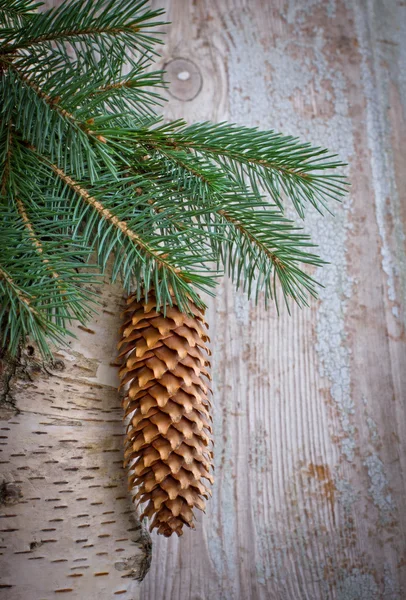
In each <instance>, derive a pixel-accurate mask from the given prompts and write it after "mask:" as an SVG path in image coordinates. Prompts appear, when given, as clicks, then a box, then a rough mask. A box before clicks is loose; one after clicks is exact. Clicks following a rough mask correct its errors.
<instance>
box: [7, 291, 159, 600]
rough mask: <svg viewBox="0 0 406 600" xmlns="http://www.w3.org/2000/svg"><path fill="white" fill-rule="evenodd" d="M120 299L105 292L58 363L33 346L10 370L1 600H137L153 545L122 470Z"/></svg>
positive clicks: (116, 293) (61, 352)
mask: <svg viewBox="0 0 406 600" xmlns="http://www.w3.org/2000/svg"><path fill="white" fill-rule="evenodd" d="M121 294H122V292H121V290H120V289H119V287H118V286H117V287H115V286H108V285H106V286H105V287H104V288H103V290H101V300H102V308H101V309H100V312H99V314H98V316H97V318H95V319H94V320H93V321H92V322H91V323H90V324H89V326H88V329H85V328H79V329H77V335H78V339H77V340H74V341H72V342H71V343H70V344H69V348H67V349H66V350H59V351H58V352H56V354H55V362H54V364H53V365H45V367H43V366H42V365H41V363H40V361H39V357H38V356H37V354H36V352H35V350H34V349H33V348H30V347H28V349H26V350H25V351H24V352H23V355H22V357H21V360H20V361H19V364H18V365H10V364H7V363H5V362H3V372H2V381H3V392H2V403H1V413H0V442H1V447H0V451H1V452H0V457H1V458H0V460H1V470H0V472H1V478H0V483H1V488H0V552H1V554H2V556H1V564H2V569H1V571H0V572H1V577H0V598H4V599H6V598H7V600H50V599H51V598H59V597H60V595H61V597H63V598H67V599H69V600H74V599H78V600H79V599H80V600H91V599H93V598H97V599H98V600H102V599H106V600H111V599H112V598H115V597H118V598H123V599H128V600H136V599H137V598H138V587H139V581H140V580H141V579H142V578H143V576H144V575H145V573H146V572H147V570H148V568H149V560H150V548H151V546H150V538H149V535H148V534H147V533H146V532H145V531H144V530H143V529H142V527H141V525H140V522H139V520H138V518H137V516H136V513H135V510H134V506H133V505H132V503H131V500H130V497H129V495H128V493H127V483H126V474H125V471H124V469H123V467H122V462H123V433H124V430H123V424H122V411H121V406H120V399H119V397H118V392H117V373H116V371H117V368H116V367H114V366H112V362H113V361H114V356H115V352H116V342H117V331H118V327H119V312H120V310H119V304H120V302H121Z"/></svg>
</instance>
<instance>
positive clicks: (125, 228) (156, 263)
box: [48, 164, 214, 310]
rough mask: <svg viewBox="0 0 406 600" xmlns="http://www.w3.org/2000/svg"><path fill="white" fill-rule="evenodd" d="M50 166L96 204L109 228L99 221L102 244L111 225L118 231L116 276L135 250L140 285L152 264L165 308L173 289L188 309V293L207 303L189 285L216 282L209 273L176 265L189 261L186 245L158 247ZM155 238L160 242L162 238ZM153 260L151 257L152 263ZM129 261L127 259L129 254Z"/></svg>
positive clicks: (127, 281) (127, 280) (128, 280)
mask: <svg viewBox="0 0 406 600" xmlns="http://www.w3.org/2000/svg"><path fill="white" fill-rule="evenodd" d="M48 166H49V167H50V169H51V170H52V171H53V172H54V173H55V175H57V177H58V178H59V179H60V180H61V181H62V182H63V183H64V184H65V185H66V186H68V187H69V188H70V189H71V190H72V191H73V192H74V193H75V194H76V195H77V196H79V197H80V198H81V200H83V201H84V202H85V203H86V204H87V205H88V206H90V207H91V208H93V209H94V210H95V211H96V213H97V215H98V217H99V218H100V219H101V220H102V221H104V222H105V224H106V225H107V229H105V230H104V232H103V228H102V230H101V231H100V223H99V233H101V232H103V235H99V236H97V238H96V239H99V240H100V241H101V245H103V242H105V240H106V237H107V236H108V235H109V233H110V230H111V228H113V229H114V230H116V231H117V233H118V234H119V235H118V237H116V238H115V240H113V241H112V242H111V243H110V246H109V252H108V254H109V253H110V251H111V250H112V249H113V247H116V248H117V247H118V248H119V249H120V250H119V254H121V256H118V257H117V258H116V261H117V264H118V266H117V265H116V266H115V267H114V268H113V274H114V275H113V277H114V276H115V275H116V274H117V272H118V269H119V266H122V264H123V261H124V256H125V254H126V253H127V254H128V255H132V254H133V251H134V250H135V253H136V256H137V260H138V261H140V262H141V263H142V264H144V268H143V269H141V270H138V278H137V279H138V280H137V286H138V287H139V288H140V289H141V283H143V285H144V287H145V290H146V293H147V292H148V290H149V288H150V286H151V283H150V282H151V279H150V269H151V266H152V271H153V274H154V281H153V285H154V288H155V292H156V295H157V298H158V299H159V301H160V302H162V305H163V308H164V310H165V307H166V305H167V304H169V305H170V304H171V303H172V300H171V293H172V292H173V293H174V294H175V296H176V297H177V301H178V302H179V305H180V306H182V307H183V308H184V310H188V309H187V306H188V297H191V298H193V300H194V302H195V303H197V304H198V305H199V306H204V303H203V302H202V301H201V299H200V298H199V296H198V295H197V294H196V293H195V292H194V290H193V288H192V287H190V284H194V285H195V286H197V287H202V285H205V286H212V285H214V284H213V283H212V280H211V279H210V278H209V277H202V276H199V275H198V274H197V273H192V272H190V271H189V272H186V271H184V270H182V269H181V268H180V267H178V266H177V265H176V262H177V260H180V259H181V257H182V255H183V262H184V263H185V264H186V265H187V264H188V262H190V260H191V258H187V255H185V254H184V249H183V250H182V249H181V254H179V253H176V249H175V252H171V251H170V249H169V248H168V247H167V248H166V249H165V250H164V251H159V250H157V249H155V248H154V247H153V246H151V244H149V243H147V242H146V241H145V240H143V239H142V237H141V236H140V235H139V234H137V233H136V232H135V231H134V230H133V229H132V228H131V226H130V224H129V223H128V222H126V221H124V220H122V219H120V218H119V217H117V216H116V215H115V214H114V213H113V212H112V211H111V210H110V209H109V208H107V207H106V206H104V205H103V204H102V203H101V202H100V201H99V200H97V199H96V198H95V197H94V196H92V195H91V194H89V192H88V191H87V190H86V189H84V188H83V187H82V186H81V185H79V184H78V183H77V182H76V181H74V180H73V179H72V178H71V177H70V176H69V175H67V174H66V173H65V172H64V171H63V170H62V169H60V168H59V167H58V166H56V165H53V164H49V165H48ZM103 194H106V190H105V189H104V190H103ZM82 214H86V213H82ZM89 224H90V226H89ZM91 224H92V220H91V219H89V218H88V228H87V231H89V232H90V231H91ZM156 239H157V241H158V242H159V238H156ZM123 240H124V241H125V240H127V241H129V242H130V244H131V245H130V248H129V249H128V247H127V248H126V246H124V249H123V247H122V246H123ZM95 241H96V240H95ZM166 241H168V240H166ZM108 254H107V255H104V256H105V257H104V259H103V263H102V268H103V270H104V268H105V266H106V262H107V257H108ZM150 261H152V264H150ZM126 263H128V257H127V261H126ZM136 272H137V270H136V267H135V266H134V267H133V268H130V269H129V273H130V274H133V273H136ZM124 283H125V284H126V287H129V285H130V283H131V278H130V277H128V275H127V276H126V277H125V281H124Z"/></svg>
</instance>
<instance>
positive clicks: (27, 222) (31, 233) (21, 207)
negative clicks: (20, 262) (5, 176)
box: [15, 198, 59, 287]
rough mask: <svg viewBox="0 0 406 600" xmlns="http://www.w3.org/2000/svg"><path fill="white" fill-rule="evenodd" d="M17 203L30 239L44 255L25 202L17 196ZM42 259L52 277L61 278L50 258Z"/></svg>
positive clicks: (39, 252)
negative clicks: (53, 267)
mask: <svg viewBox="0 0 406 600" xmlns="http://www.w3.org/2000/svg"><path fill="white" fill-rule="evenodd" d="M15 203H16V205H17V209H18V212H19V215H20V217H21V219H22V220H23V223H24V225H25V227H26V228H27V231H28V235H29V237H30V239H31V240H32V243H33V245H34V246H35V249H36V250H37V252H38V254H41V255H43V252H44V250H43V247H42V244H41V242H40V240H39V239H38V238H37V236H36V235H35V231H34V227H33V225H32V223H31V221H30V219H29V218H28V215H27V212H26V210H25V207H24V204H23V203H22V201H21V200H20V198H15ZM42 260H43V263H44V264H45V265H46V267H47V268H48V269H49V270H50V272H51V275H52V277H54V278H55V279H59V275H58V273H57V272H56V271H54V270H53V269H52V267H51V265H50V261H49V259H48V258H46V257H43V258H42ZM58 287H59V282H58Z"/></svg>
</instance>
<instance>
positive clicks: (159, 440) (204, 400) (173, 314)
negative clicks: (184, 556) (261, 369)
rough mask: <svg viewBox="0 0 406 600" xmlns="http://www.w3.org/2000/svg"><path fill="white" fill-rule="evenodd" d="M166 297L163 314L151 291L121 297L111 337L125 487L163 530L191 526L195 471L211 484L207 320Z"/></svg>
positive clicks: (201, 488)
mask: <svg viewBox="0 0 406 600" xmlns="http://www.w3.org/2000/svg"><path fill="white" fill-rule="evenodd" d="M173 302H174V306H172V307H168V308H167V311H166V316H163V314H162V313H160V312H158V311H157V310H156V298H155V296H154V295H153V294H150V295H149V300H148V302H147V303H145V302H144V301H137V299H136V297H135V296H131V297H130V298H128V300H127V308H126V310H125V312H124V315H125V322H124V325H123V326H122V328H121V334H122V340H121V342H120V343H119V348H120V355H119V356H120V357H121V358H122V360H123V366H122V368H121V369H120V377H121V386H120V387H122V386H124V387H126V396H125V398H124V400H123V407H124V409H125V416H126V417H129V418H130V421H129V424H128V427H127V434H126V443H125V446H126V448H125V464H126V465H129V488H130V490H133V489H134V487H136V486H137V487H138V491H137V493H136V494H135V496H134V500H139V502H141V503H143V502H147V501H148V504H147V506H146V508H145V509H144V512H143V513H142V515H141V518H142V517H144V516H147V517H149V518H150V519H152V522H151V526H150V530H151V531H152V529H154V527H156V528H157V529H158V533H161V534H163V535H165V536H166V537H169V536H170V535H172V533H173V532H176V533H177V534H178V535H182V533H183V532H182V527H183V525H187V526H188V527H192V528H194V523H193V520H194V518H195V517H194V514H193V509H194V508H198V509H200V510H204V508H205V502H204V500H203V497H205V498H208V496H209V495H211V492H210V490H209V489H208V488H207V487H206V485H204V484H203V482H202V478H205V479H207V480H209V481H210V482H211V483H213V478H212V476H211V473H210V472H211V469H212V464H211V463H212V457H213V453H212V449H211V445H212V442H211V436H210V434H211V432H212V428H211V421H212V418H211V416H210V412H209V409H210V407H211V402H210V400H209V399H208V393H209V392H210V388H209V384H208V383H207V382H206V381H204V380H203V377H205V378H207V379H211V378H210V375H209V373H208V371H207V369H206V367H210V362H209V360H208V355H209V354H210V351H209V350H208V348H207V346H206V342H207V341H208V340H209V338H208V336H207V333H206V327H207V324H206V322H205V320H204V316H203V312H202V311H201V310H200V309H198V308H197V307H196V306H195V305H194V304H193V303H192V302H190V303H189V306H190V312H191V313H192V314H193V315H194V318H193V317H192V316H189V315H186V314H184V313H182V312H180V310H179V309H178V308H177V306H176V304H175V299H173Z"/></svg>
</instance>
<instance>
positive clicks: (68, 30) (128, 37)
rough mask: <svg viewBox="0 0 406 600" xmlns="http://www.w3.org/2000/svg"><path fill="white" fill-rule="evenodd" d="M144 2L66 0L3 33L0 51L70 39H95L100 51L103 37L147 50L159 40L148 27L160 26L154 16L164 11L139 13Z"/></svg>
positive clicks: (16, 49)
mask: <svg viewBox="0 0 406 600" xmlns="http://www.w3.org/2000/svg"><path fill="white" fill-rule="evenodd" d="M145 4H146V0H141V1H140V0H127V2H126V3H125V5H124V6H122V7H121V6H117V3H116V2H115V1H114V0H109V1H105V0H74V1H72V0H65V2H64V3H63V4H62V5H61V6H59V7H58V9H50V10H48V11H46V12H45V13H42V14H40V13H38V14H36V15H35V16H34V17H33V18H32V19H31V20H30V21H29V23H28V24H27V25H26V26H25V27H24V28H23V29H20V30H16V31H13V33H12V34H11V35H9V36H5V37H6V39H5V43H4V44H3V47H2V48H0V54H10V53H14V52H16V51H21V50H27V49H29V48H31V47H32V46H35V45H38V44H45V43H47V44H50V43H51V42H58V43H61V42H69V43H70V44H71V45H72V46H73V47H74V46H75V44H76V43H78V42H83V43H84V44H88V43H89V42H93V43H94V42H95V41H96V40H99V50H100V49H101V50H103V38H107V39H108V38H111V39H115V40H117V38H119V37H120V36H121V37H122V41H123V42H125V43H126V44H127V45H128V46H130V45H132V46H133V49H135V48H136V47H137V46H138V47H140V48H141V49H142V50H143V51H144V52H145V51H149V50H150V49H151V44H153V43H156V42H158V41H159V40H158V39H156V38H154V37H152V36H151V35H150V34H149V32H148V28H150V27H156V26H159V25H162V23H158V22H156V21H154V20H153V19H155V18H156V17H158V16H160V15H162V13H163V11H162V10H156V11H152V10H146V11H144V12H140V11H141V10H142V9H143V7H144V6H145ZM144 31H145V33H144ZM111 49H114V46H111Z"/></svg>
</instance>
